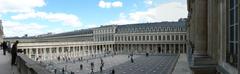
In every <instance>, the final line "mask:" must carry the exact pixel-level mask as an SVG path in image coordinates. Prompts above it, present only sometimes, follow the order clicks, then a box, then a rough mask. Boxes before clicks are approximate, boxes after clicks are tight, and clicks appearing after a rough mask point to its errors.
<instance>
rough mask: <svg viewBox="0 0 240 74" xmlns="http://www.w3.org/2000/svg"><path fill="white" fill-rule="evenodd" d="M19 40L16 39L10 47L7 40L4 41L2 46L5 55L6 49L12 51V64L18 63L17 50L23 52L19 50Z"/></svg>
mask: <svg viewBox="0 0 240 74" xmlns="http://www.w3.org/2000/svg"><path fill="white" fill-rule="evenodd" d="M18 43H19V42H18V41H16V42H15V43H13V45H12V47H11V48H9V47H8V45H7V42H6V41H3V42H2V43H1V48H2V49H3V55H6V51H9V52H11V54H12V60H11V65H16V57H17V52H21V51H18V50H17V45H18Z"/></svg>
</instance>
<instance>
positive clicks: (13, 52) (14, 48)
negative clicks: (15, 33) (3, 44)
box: [11, 41, 18, 65]
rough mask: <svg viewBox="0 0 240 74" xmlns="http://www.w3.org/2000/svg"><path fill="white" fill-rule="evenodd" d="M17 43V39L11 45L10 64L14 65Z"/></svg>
mask: <svg viewBox="0 0 240 74" xmlns="http://www.w3.org/2000/svg"><path fill="white" fill-rule="evenodd" d="M17 45H18V41H16V42H15V43H14V44H13V46H12V51H11V53H12V65H15V64H16V63H15V61H16V57H17Z"/></svg>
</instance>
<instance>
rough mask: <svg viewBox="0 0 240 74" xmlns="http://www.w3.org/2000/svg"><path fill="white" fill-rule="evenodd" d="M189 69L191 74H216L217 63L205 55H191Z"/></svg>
mask: <svg viewBox="0 0 240 74" xmlns="http://www.w3.org/2000/svg"><path fill="white" fill-rule="evenodd" d="M192 60H193V61H192V64H191V65H190V68H191V69H192V72H193V74H216V73H217V71H216V66H217V63H216V61H214V60H213V59H212V58H211V57H209V56H207V55H193V59H192Z"/></svg>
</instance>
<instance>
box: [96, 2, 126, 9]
mask: <svg viewBox="0 0 240 74" xmlns="http://www.w3.org/2000/svg"><path fill="white" fill-rule="evenodd" d="M98 6H99V7H101V8H111V7H122V6H123V3H122V2H121V1H115V2H105V1H103V0H101V1H100V2H99V3H98Z"/></svg>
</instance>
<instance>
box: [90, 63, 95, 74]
mask: <svg viewBox="0 0 240 74" xmlns="http://www.w3.org/2000/svg"><path fill="white" fill-rule="evenodd" d="M90 64H91V74H93V73H94V72H93V68H94V63H93V62H91V63H90Z"/></svg>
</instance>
